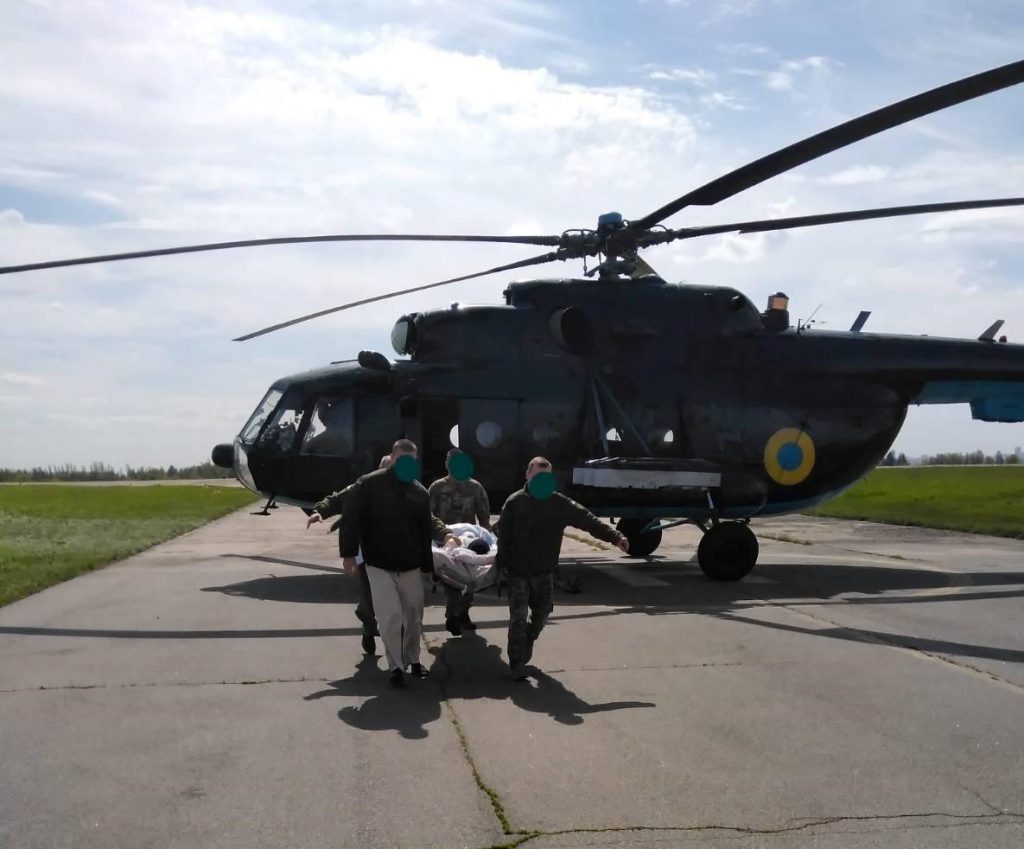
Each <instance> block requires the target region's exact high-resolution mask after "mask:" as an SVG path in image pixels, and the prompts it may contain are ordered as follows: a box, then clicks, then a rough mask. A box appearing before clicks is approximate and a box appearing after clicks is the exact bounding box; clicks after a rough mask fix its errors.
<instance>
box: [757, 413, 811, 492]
mask: <svg viewBox="0 0 1024 849" xmlns="http://www.w3.org/2000/svg"><path fill="white" fill-rule="evenodd" d="M764 468H765V471H767V472H768V476H769V477H770V478H771V479H772V480H773V481H775V482H776V483H781V484H782V485H783V486H793V485H795V484H798V483H800V482H801V481H802V480H804V478H806V477H807V476H808V475H809V474H810V473H811V469H813V468H814V440H812V439H811V437H810V436H809V435H808V434H807V433H806V432H805V431H802V430H800V429H799V428H795V427H784V428H783V429H782V430H777V431H776V432H775V433H773V434H772V436H771V438H770V439H769V440H768V442H767V443H766V444H765V446H764Z"/></svg>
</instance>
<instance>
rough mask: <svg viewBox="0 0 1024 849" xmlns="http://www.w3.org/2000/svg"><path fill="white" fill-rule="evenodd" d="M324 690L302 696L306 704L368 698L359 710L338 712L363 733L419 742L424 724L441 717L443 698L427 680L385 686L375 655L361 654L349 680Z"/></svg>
mask: <svg viewBox="0 0 1024 849" xmlns="http://www.w3.org/2000/svg"><path fill="white" fill-rule="evenodd" d="M327 686H328V688H329V689H326V690H319V691H317V692H316V693H310V694H309V695H308V696H305V697H304V699H305V701H307V702H308V701H314V700H316V699H323V698H329V697H333V696H356V697H359V698H362V697H369V698H367V699H366V701H364V702H363V703H362V704H361V705H359V706H358V707H356V706H353V705H350V706H348V707H343V708H342V709H341V710H339V711H338V719H340V720H342V721H343V722H345V723H347V724H348V725H351V726H352V727H353V728H359V729H361V730H363V731H397V732H398V733H399V734H401V735H402V737H404V738H405V739H407V740H422V739H423V738H424V737H426V736H427V733H428V732H427V725H429V724H430V723H431V722H435V721H436V720H438V719H440V718H441V701H442V695H441V693H440V692H439V691H438V688H437V686H436V685H434V684H432V683H431V682H430V681H429V680H428V681H416V680H407V681H406V684H405V686H404V687H403V688H401V689H398V688H395V687H391V686H390V685H389V684H388V681H387V676H386V674H385V671H384V670H382V669H380V667H379V666H378V665H377V658H376V657H375V656H374V655H369V654H368V655H364V656H363V659H362V660H360V661H359V663H357V664H356V671H355V674H354V675H353V676H352V677H351V678H342V679H340V680H338V681H331V682H329V683H328V685H327Z"/></svg>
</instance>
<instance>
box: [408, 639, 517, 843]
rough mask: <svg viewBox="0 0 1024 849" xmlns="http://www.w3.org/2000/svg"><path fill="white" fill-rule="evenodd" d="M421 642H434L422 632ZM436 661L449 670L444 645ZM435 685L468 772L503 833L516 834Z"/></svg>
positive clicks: (445, 694)
mask: <svg viewBox="0 0 1024 849" xmlns="http://www.w3.org/2000/svg"><path fill="white" fill-rule="evenodd" d="M422 640H423V644H424V645H425V646H426V647H427V649H428V650H429V649H430V648H433V647H434V643H433V642H432V641H431V640H430V639H428V637H427V636H426V635H425V634H424V635H423V637H422ZM436 656H437V661H438V663H442V664H444V666H445V667H446V668H447V669H448V670H449V673H450V671H451V667H450V666H449V665H448V662H447V661H446V660H445V659H444V646H440V647H439V648H438V650H437V652H436ZM437 687H438V689H439V690H440V691H441V700H442V701H443V702H444V707H445V710H446V711H447V712H448V719H449V721H450V722H451V724H452V727H453V728H454V729H455V736H456V737H458V739H459V745H460V746H461V748H462V755H463V757H464V758H465V759H466V763H468V764H469V769H470V772H471V773H472V774H473V781H475V782H476V786H477V787H478V788H479V790H480V792H481V793H483V794H484V796H486V797H487V801H488V802H489V803H490V805H491V810H493V811H494V816H495V817H497V820H498V823H499V824H500V825H501V830H502V832H503V833H504V834H517V833H519V832H516V831H515V830H514V829H513V828H512V823H511V822H510V821H509V818H508V815H507V814H506V813H505V806H504V805H503V804H502V802H501V797H500V796H499V795H498V793H497V791H496V790H495V789H494V788H493V787H491V786H490V785H488V784H487V782H486V781H484V778H483V775H481V774H480V769H479V768H478V767H477V765H476V759H475V758H474V757H473V752H472V751H471V750H470V748H469V740H468V739H467V738H466V733H465V732H464V731H463V730H462V724H461V723H460V722H459V716H458V714H457V713H456V712H455V708H454V707H453V706H452V702H451V699H450V698H449V697H448V691H447V690H446V689H445V686H444V684H443V683H442V682H441V681H437Z"/></svg>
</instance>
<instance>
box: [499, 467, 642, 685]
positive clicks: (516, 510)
mask: <svg viewBox="0 0 1024 849" xmlns="http://www.w3.org/2000/svg"><path fill="white" fill-rule="evenodd" d="M542 473H546V474H547V476H548V480H547V482H548V483H549V486H548V487H547V488H545V487H543V486H533V485H531V482H532V481H533V479H534V478H535V476H537V475H538V474H542ZM526 481H527V485H526V486H525V487H524V488H523V489H520V490H519V491H518V492H513V493H512V495H510V496H509V497H508V501H506V502H505V506H504V507H502V508H501V516H500V518H499V519H498V529H497V530H498V555H497V559H496V560H495V565H496V567H497V568H498V569H501V570H502V572H504V574H505V576H506V580H507V582H508V611H509V622H508V662H509V666H510V667H511V673H512V678H513V679H514V680H516V681H522V680H524V679H525V678H526V664H527V663H529V662H530V658H531V657H532V656H533V644H534V642H535V641H536V639H537V637H538V636H540V632H541V631H542V630H543V629H544V625H545V624H546V623H547V619H548V616H549V615H550V613H551V610H552V608H553V607H554V604H553V602H552V600H551V594H552V589H553V587H554V575H555V569H556V568H557V566H558V555H559V552H560V551H561V548H562V533H563V532H564V531H565V529H566V527H568V526H569V525H572V526H573V527H574V528H579V529H580V530H583V531H586V532H587V533H589V534H590V535H591V536H594V537H597V538H598V539H600V540H604V541H605V542H610V543H613V544H615V545H617V546H618V547H619V548H621V549H622V550H623V551H629V543H628V542H626V538H625V537H624V536H623V535H622V534H620V533H619V532H618V531H616V530H614V529H613V528H610V527H608V526H607V525H606V524H604V522H602V521H601V520H600V519H598V518H597V516H595V515H594V514H593V513H591V512H590V511H589V510H587V509H586V508H585V507H583V506H582V505H580V504H577V503H576V502H575V501H573V500H572V499H571V498H567V497H566V496H564V495H562V494H561V493H560V492H554V479H553V476H552V475H551V463H550V461H548V460H547V459H546V458H544V457H534V458H533V459H532V460H531V461H530V465H529V466H527V469H526ZM527 614H529V616H530V618H529V621H527Z"/></svg>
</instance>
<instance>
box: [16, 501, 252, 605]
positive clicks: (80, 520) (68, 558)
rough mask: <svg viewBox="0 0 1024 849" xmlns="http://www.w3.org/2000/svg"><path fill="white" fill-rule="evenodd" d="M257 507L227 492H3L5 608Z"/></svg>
mask: <svg viewBox="0 0 1024 849" xmlns="http://www.w3.org/2000/svg"><path fill="white" fill-rule="evenodd" d="M253 501H255V496H254V495H253V494H252V493H251V492H249V491H247V490H244V489H240V488H238V487H222V486H68V485H62V484H38V485H26V486H18V485H5V486H0V605H4V604H8V603H9V602H12V601H14V600H16V599H19V598H23V597H24V596H27V595H29V594H31V593H34V592H38V591H39V590H41V589H45V588H46V587H48V586H51V585H52V584H56V583H59V582H60V581H66V580H67V579H68V578H73V577H74V576H75V575H79V574H81V573H82V572H88V571H89V570H91V569H96V568H97V567H99V566H103V565H105V564H107V563H110V562H111V561H112V560H119V559H121V558H123V557H128V556H129V555H131V554H136V553H137V552H139V551H142V550H143V549H146V548H149V547H150V546H152V545H155V544H156V543H158V542H163V541H164V540H167V539H170V538H171V537H174V536H177V535H178V534H181V533H184V532H185V531H188V530H191V529H192V528H195V527H198V526H199V525H202V524H204V523H205V522H208V521H210V520H211V519H216V518H217V517H219V516H223V515H225V514H227V513H230V512H231V511H233V510H237V509H238V508H239V507H242V506H244V505H246V504H251V503H252V502H253Z"/></svg>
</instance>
